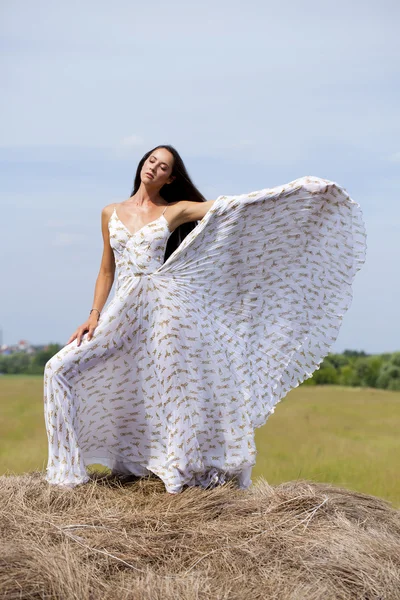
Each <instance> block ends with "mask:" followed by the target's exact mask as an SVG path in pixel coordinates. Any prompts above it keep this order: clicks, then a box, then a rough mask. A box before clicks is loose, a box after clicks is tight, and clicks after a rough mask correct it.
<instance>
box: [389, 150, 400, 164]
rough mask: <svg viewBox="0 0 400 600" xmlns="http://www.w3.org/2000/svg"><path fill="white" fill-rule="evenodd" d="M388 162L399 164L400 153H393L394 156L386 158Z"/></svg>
mask: <svg viewBox="0 0 400 600" xmlns="http://www.w3.org/2000/svg"><path fill="white" fill-rule="evenodd" d="M388 160H389V161H390V162H394V163H400V152H395V153H394V154H391V155H390V156H388Z"/></svg>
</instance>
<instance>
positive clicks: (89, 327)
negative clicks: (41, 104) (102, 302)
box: [67, 314, 99, 346]
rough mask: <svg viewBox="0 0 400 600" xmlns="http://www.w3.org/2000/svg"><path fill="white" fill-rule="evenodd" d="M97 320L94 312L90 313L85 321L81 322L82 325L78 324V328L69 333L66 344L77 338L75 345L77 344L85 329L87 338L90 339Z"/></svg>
mask: <svg viewBox="0 0 400 600" xmlns="http://www.w3.org/2000/svg"><path fill="white" fill-rule="evenodd" d="M98 322H99V317H98V316H96V315H95V314H91V315H90V317H89V318H88V319H87V321H85V322H84V323H82V325H80V326H79V327H78V329H77V330H76V331H75V332H74V333H73V334H72V335H71V337H70V338H69V340H68V342H67V344H70V343H71V342H73V341H74V339H77V345H78V346H79V345H80V343H81V340H82V337H83V336H84V335H85V333H86V331H88V335H87V339H88V340H91V339H92V337H93V333H94V330H95V329H96V327H97V325H98Z"/></svg>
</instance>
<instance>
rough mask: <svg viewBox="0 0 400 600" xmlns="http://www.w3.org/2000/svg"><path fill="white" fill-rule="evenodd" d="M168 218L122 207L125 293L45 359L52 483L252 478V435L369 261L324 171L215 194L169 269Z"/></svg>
mask: <svg viewBox="0 0 400 600" xmlns="http://www.w3.org/2000/svg"><path fill="white" fill-rule="evenodd" d="M167 217H168V207H167V209H166V213H165V215H164V214H162V215H161V217H159V218H158V219H156V220H155V221H152V222H151V223H149V224H147V225H145V226H144V227H142V228H141V229H140V230H139V231H138V232H136V233H134V234H131V233H130V232H129V230H128V229H127V228H126V226H125V225H123V223H122V222H121V221H120V220H119V218H118V216H117V213H116V211H115V210H114V212H113V214H112V216H111V218H110V221H109V231H110V244H111V246H112V249H113V252H114V256H115V261H116V267H117V282H116V291H115V294H114V296H113V298H112V299H111V301H110V302H109V304H108V306H106V308H105V309H104V311H103V312H102V314H101V316H100V319H99V323H98V326H97V328H96V330H95V332H94V336H93V338H92V339H91V340H88V339H87V336H86V335H85V336H84V337H83V339H82V342H81V345H80V346H77V341H76V340H74V341H73V342H71V343H70V344H68V345H66V346H65V347H64V348H62V349H61V350H60V351H59V352H57V354H55V355H54V356H53V357H52V358H51V359H50V360H49V361H48V362H47V364H46V367H45V377H44V396H45V421H46V429H47V434H48V440H49V459H48V467H47V471H46V479H47V481H48V482H49V483H54V484H55V483H57V484H62V485H72V486H74V485H77V484H80V483H84V482H86V481H88V479H89V476H88V474H87V470H86V467H87V465H89V464H93V463H101V464H103V465H105V466H108V467H110V468H111V469H113V470H116V471H119V472H122V473H133V474H136V475H139V476H144V475H148V474H149V472H152V473H154V474H156V475H157V476H159V477H160V478H161V479H162V481H163V482H164V484H165V487H166V490H167V491H169V492H175V493H178V492H180V491H181V490H182V488H183V486H184V485H189V486H191V485H199V486H201V487H210V486H213V485H216V484H219V483H224V482H225V481H227V480H229V479H231V478H236V480H237V482H238V485H239V487H241V488H244V489H245V488H247V487H248V486H249V485H250V484H251V469H252V467H253V466H254V464H255V460H256V453H257V450H256V447H255V442H254V430H255V429H256V428H257V427H260V426H262V425H263V424H264V423H265V422H266V421H267V419H268V417H269V416H270V415H271V414H272V413H273V412H274V409H275V406H276V404H277V403H278V402H279V401H280V400H281V399H282V398H283V397H284V396H285V395H286V394H287V393H288V392H289V391H290V390H291V389H293V388H295V387H297V386H298V385H299V384H300V383H301V382H303V381H304V380H305V379H307V378H309V377H311V376H312V374H313V372H314V371H315V370H316V369H318V368H319V367H320V363H321V362H322V360H323V358H324V357H325V356H326V355H327V354H328V352H329V350H330V348H331V346H332V344H333V343H334V342H335V340H336V338H337V336H338V333H339V330H340V326H341V323H342V320H343V317H344V315H345V313H346V311H347V310H348V308H349V307H350V304H351V301H352V284H353V280H354V277H355V275H356V273H357V271H359V269H360V268H361V267H362V265H363V263H364V262H365V257H366V231H365V225H364V222H363V218H362V211H361V207H360V205H359V204H358V203H356V202H355V201H353V200H352V199H351V198H350V196H349V195H348V193H347V192H346V190H345V189H344V188H342V187H341V186H339V185H338V184H336V183H334V182H332V181H328V180H325V179H321V178H319V177H312V176H308V177H301V178H299V179H296V180H294V181H291V182H290V183H287V184H284V185H280V186H276V187H273V188H266V189H263V190H260V191H255V192H251V193H248V194H241V195H236V196H235V195H233V196H219V197H218V198H217V199H216V201H215V202H214V204H213V205H212V207H211V209H210V210H209V211H208V212H207V213H206V215H205V216H204V217H203V219H202V220H201V221H199V222H198V223H197V225H196V227H195V228H194V229H193V230H192V231H191V232H190V233H189V235H188V236H187V237H186V238H185V239H184V240H183V242H182V243H181V244H180V246H179V247H178V248H177V249H176V250H175V251H174V252H173V253H172V254H171V255H170V256H169V258H168V259H167V260H166V261H165V262H164V253H165V247H166V244H167V241H168V238H169V236H170V235H171V231H170V229H169V223H168V219H167Z"/></svg>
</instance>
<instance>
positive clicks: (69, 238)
mask: <svg viewBox="0 0 400 600" xmlns="http://www.w3.org/2000/svg"><path fill="white" fill-rule="evenodd" d="M81 242H82V243H83V242H87V236H84V235H82V234H80V233H61V232H60V233H58V234H57V235H56V237H55V238H53V240H52V242H51V245H52V246H73V245H75V244H80V243H81Z"/></svg>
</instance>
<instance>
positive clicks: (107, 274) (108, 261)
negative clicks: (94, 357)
mask: <svg viewBox="0 0 400 600" xmlns="http://www.w3.org/2000/svg"><path fill="white" fill-rule="evenodd" d="M112 207H113V205H108V206H105V207H104V208H103V210H102V212H101V231H102V235H103V242H104V248H103V256H102V258H101V264H100V270H99V274H98V276H97V279H96V285H95V290H94V298H93V304H92V308H97V309H98V310H99V312H101V311H102V309H103V307H104V305H105V303H106V302H107V298H108V295H109V293H110V290H111V288H112V285H113V283H114V276H115V260H114V253H113V250H112V248H111V246H110V233H109V230H108V221H109V219H110V217H111V212H112ZM98 320H99V313H98V312H97V310H94V311H93V312H91V313H90V315H89V317H88V319H87V320H86V321H85V323H82V325H80V326H79V327H78V328H77V330H76V331H75V332H74V333H73V334H72V335H71V337H70V338H69V340H68V342H67V344H70V343H71V342H73V341H74V339H75V338H76V339H77V345H78V346H79V344H80V343H81V340H82V337H83V335H84V334H85V332H86V331H88V336H87V339H88V340H90V339H91V338H92V337H93V332H94V330H95V329H96V327H97V323H98Z"/></svg>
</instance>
